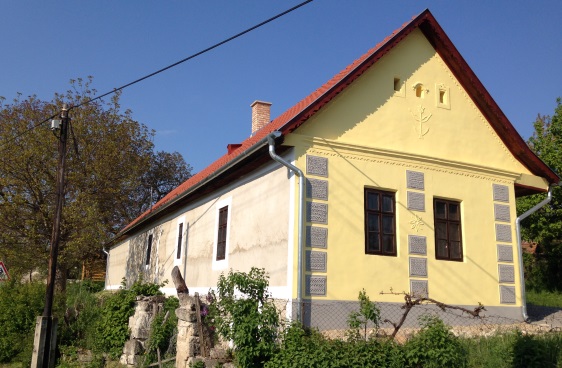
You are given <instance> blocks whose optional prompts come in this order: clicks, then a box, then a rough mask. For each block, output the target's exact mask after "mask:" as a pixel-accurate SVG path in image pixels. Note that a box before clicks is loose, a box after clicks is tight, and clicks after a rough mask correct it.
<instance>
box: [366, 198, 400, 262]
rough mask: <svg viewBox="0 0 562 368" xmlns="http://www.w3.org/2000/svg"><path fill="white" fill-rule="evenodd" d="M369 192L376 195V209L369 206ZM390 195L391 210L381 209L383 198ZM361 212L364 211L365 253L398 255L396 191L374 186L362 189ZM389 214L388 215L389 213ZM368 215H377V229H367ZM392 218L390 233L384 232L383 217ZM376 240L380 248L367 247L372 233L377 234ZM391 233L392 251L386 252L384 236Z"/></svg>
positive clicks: (388, 255)
mask: <svg viewBox="0 0 562 368" xmlns="http://www.w3.org/2000/svg"><path fill="white" fill-rule="evenodd" d="M369 194H377V195H378V196H379V197H378V204H377V207H378V208H377V209H372V208H369ZM384 197H390V198H391V199H392V210H391V212H388V211H385V210H384V209H383V198H384ZM363 213H364V227H365V230H364V231H365V254H368V255H379V256H387V257H397V256H398V245H397V233H396V192H391V191H388V190H381V189H375V188H365V189H364V197H363ZM389 214H390V215H389ZM369 215H377V216H378V221H377V223H378V229H379V231H378V232H376V231H371V230H370V229H369ZM389 217H390V218H392V231H391V232H390V233H385V231H384V225H383V222H384V221H383V219H384V218H389ZM377 233H378V235H376V237H377V241H378V244H379V247H380V250H378V251H377V250H372V249H370V247H369V244H370V239H372V236H373V235H374V234H377ZM385 235H391V236H392V248H393V249H392V252H387V251H385V250H384V248H385V246H384V236H385Z"/></svg>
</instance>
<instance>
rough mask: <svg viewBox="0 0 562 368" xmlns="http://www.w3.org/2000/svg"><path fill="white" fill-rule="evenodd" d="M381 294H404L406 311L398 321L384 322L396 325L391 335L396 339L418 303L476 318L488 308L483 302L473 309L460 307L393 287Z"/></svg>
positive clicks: (403, 307) (386, 320)
mask: <svg viewBox="0 0 562 368" xmlns="http://www.w3.org/2000/svg"><path fill="white" fill-rule="evenodd" d="M380 294H382V295H404V305H403V306H402V307H401V308H402V309H404V313H403V314H402V317H401V318H400V320H399V321H398V323H395V322H392V321H390V320H388V319H385V320H384V322H386V323H390V324H391V325H392V326H393V327H394V331H393V332H392V334H391V335H390V338H391V339H394V338H395V337H396V334H398V331H399V330H400V328H401V327H402V325H403V324H404V322H405V321H406V317H407V316H408V314H409V313H410V311H411V310H412V308H413V307H415V306H416V305H425V304H435V305H436V306H437V307H439V309H441V310H442V311H446V310H447V309H455V310H460V311H461V312H463V313H467V314H469V315H471V316H472V317H474V318H482V317H481V316H480V312H482V311H485V310H486V308H485V307H484V306H483V305H482V304H481V303H478V307H476V308H474V309H473V310H470V309H467V308H463V307H459V306H456V305H449V304H445V303H442V302H440V301H437V300H435V299H432V298H426V297H420V296H415V295H414V296H413V295H411V294H409V293H406V292H401V293H397V292H394V291H392V289H390V292H387V293H385V292H383V291H381V292H380Z"/></svg>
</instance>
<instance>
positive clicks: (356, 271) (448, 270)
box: [284, 30, 548, 306]
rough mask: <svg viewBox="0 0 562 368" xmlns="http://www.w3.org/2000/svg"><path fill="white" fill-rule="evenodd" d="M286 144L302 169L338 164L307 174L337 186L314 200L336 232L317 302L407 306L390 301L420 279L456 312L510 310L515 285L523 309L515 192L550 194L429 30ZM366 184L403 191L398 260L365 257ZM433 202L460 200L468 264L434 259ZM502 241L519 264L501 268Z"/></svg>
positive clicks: (398, 202)
mask: <svg viewBox="0 0 562 368" xmlns="http://www.w3.org/2000/svg"><path fill="white" fill-rule="evenodd" d="M284 144H286V145H290V146H294V147H295V157H296V161H295V164H296V165H297V166H298V167H300V168H303V171H305V170H304V168H306V165H307V157H309V156H314V157H322V158H326V159H327V162H328V175H327V177H317V176H315V175H307V178H309V179H311V178H315V179H319V180H325V181H327V185H328V197H327V200H318V199H313V200H311V199H308V201H309V202H311V201H312V202H316V203H324V204H326V205H327V208H328V210H327V218H328V220H327V224H316V225H314V224H312V223H310V222H309V223H307V225H308V226H311V225H314V226H317V227H319V228H326V229H329V231H328V237H327V248H326V249H320V250H318V249H316V251H320V252H325V253H326V256H327V264H326V270H325V272H307V275H319V276H323V277H326V280H327V281H326V295H325V296H313V298H314V299H326V300H356V298H357V295H358V292H359V291H360V290H361V289H363V288H364V289H365V290H366V291H367V293H368V295H370V296H371V299H372V300H376V301H380V302H401V301H403V298H402V297H400V296H396V295H380V294H379V293H380V292H389V291H390V290H393V291H395V292H402V291H404V292H409V291H410V282H411V281H412V280H421V281H427V285H428V293H429V297H430V298H433V299H436V300H439V301H442V302H445V303H454V304H457V305H476V304H477V303H482V304H484V305H485V306H502V305H503V306H506V305H505V304H500V286H501V285H504V286H508V287H514V288H515V289H514V290H515V296H516V303H515V304H513V303H510V304H509V305H507V306H520V305H521V291H520V288H519V281H518V280H519V270H518V258H517V251H516V249H515V248H516V235H515V226H514V221H515V218H516V211H515V195H514V183H516V182H517V183H520V184H532V185H533V186H535V187H541V188H544V189H547V188H548V185H547V183H546V181H545V180H544V179H542V178H539V177H536V176H534V175H533V174H532V173H531V172H530V171H529V170H528V169H527V168H526V167H525V166H524V165H522V164H521V163H520V162H519V161H518V160H517V159H516V158H515V157H514V156H513V155H512V154H511V153H510V151H509V150H508V149H507V147H506V146H505V145H504V143H503V142H502V140H501V139H500V138H499V137H498V135H497V134H496V132H495V131H494V130H493V128H492V127H491V126H490V124H489V123H488V122H487V121H486V119H485V117H484V116H483V115H482V113H481V112H480V111H479V110H478V108H477V107H476V105H475V104H474V103H473V101H472V100H471V98H470V96H469V95H468V94H467V93H466V91H465V90H464V89H463V88H462V86H461V85H460V83H459V82H458V81H457V79H456V78H455V77H454V75H453V74H452V73H451V72H450V70H449V69H448V67H447V65H446V64H445V62H444V61H443V60H442V59H441V57H440V56H439V55H438V54H437V53H436V51H435V49H434V48H433V47H432V46H431V45H430V43H429V42H428V41H427V39H426V38H425V37H424V35H423V34H422V33H421V31H419V30H416V31H414V32H412V33H411V34H410V35H408V36H407V37H406V38H405V39H404V40H402V41H401V42H400V43H399V44H398V45H397V46H396V47H394V48H393V49H392V50H391V51H390V52H389V53H388V54H386V55H385V56H383V57H382V59H381V60H379V61H378V62H377V63H376V64H375V65H374V66H373V67H371V68H370V69H369V70H367V71H366V72H365V73H364V74H363V75H362V76H361V77H360V78H359V79H357V80H356V81H355V82H353V83H352V84H351V85H350V86H348V87H347V88H346V89H345V90H344V91H343V92H342V93H340V94H339V95H338V96H337V97H336V98H334V99H333V100H332V101H331V102H330V103H329V104H328V105H326V106H325V107H323V108H322V109H321V110H320V111H319V112H318V113H316V114H315V115H314V116H313V117H312V118H310V119H309V120H308V121H307V122H306V123H305V124H303V125H302V126H300V127H299V128H298V129H297V130H295V131H294V132H293V133H291V134H289V135H287V136H286V138H285V142H284ZM407 171H412V172H416V173H423V177H424V188H423V190H419V189H412V188H408V185H407ZM296 185H297V184H296V182H295V188H294V190H295V191H297V190H298V189H297V187H296ZM494 185H500V186H502V187H506V188H507V189H508V202H501V203H500V202H497V201H494V199H493V193H494V192H493V190H494V189H493V188H494ZM366 187H367V188H378V189H382V190H387V191H391V192H394V193H395V201H396V235H397V240H396V243H397V244H396V246H397V256H395V257H394V256H381V255H367V254H365V227H364V189H365V188H366ZM408 192H413V193H418V194H423V197H424V207H425V208H424V210H414V209H411V208H409V205H408ZM434 198H442V199H450V200H455V201H459V202H460V203H461V222H462V225H461V226H462V248H463V260H462V262H455V261H445V260H437V259H436V257H435V235H434V225H433V224H434V218H433V199H434ZM297 201H298V199H297V198H295V208H298V203H297ZM495 204H496V205H497V204H499V205H502V206H506V205H507V206H509V210H508V212H509V217H510V221H509V222H506V221H498V220H497V218H496V215H495V206H494V205H495ZM295 219H296V215H295ZM496 225H502V226H504V228H505V226H509V232H510V235H511V242H507V241H497V240H496V239H497V232H498V230H497V226H496ZM295 226H296V224H295ZM410 235H414V236H424V237H426V241H427V253H426V254H425V255H423V256H420V255H417V254H411V253H410V251H409V243H408V242H409V240H408V239H409V236H410ZM295 236H296V234H295ZM295 243H296V238H295ZM498 244H501V245H504V246H510V247H511V249H512V255H513V261H512V262H499V261H498V247H497V245H498ZM306 250H308V251H315V249H313V248H310V247H307V248H306ZM411 258H421V259H425V260H426V262H427V263H426V264H427V268H426V271H427V276H422V277H419V276H411V274H410V262H411V261H410V259H411ZM293 263H294V264H295V265H296V264H297V254H296V253H295V256H294V262H293ZM500 265H505V266H508V267H507V268H508V269H511V270H513V273H514V274H513V280H514V282H500V276H499V271H498V270H499V266H500ZM510 267H511V268H510ZM294 271H295V275H294V277H293V280H294V281H293V291H294V292H293V296H294V297H296V290H297V287H296V280H297V275H296V272H297V270H296V268H294ZM508 278H509V277H508ZM308 297H309V296H308Z"/></svg>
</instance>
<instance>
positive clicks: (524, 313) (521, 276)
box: [515, 183, 560, 321]
mask: <svg viewBox="0 0 562 368" xmlns="http://www.w3.org/2000/svg"><path fill="white" fill-rule="evenodd" d="M554 185H560V183H558V184H552V185H550V186H549V187H548V193H547V196H546V198H545V199H543V200H542V201H541V202H540V203H538V204H537V205H535V206H534V207H533V208H531V209H529V210H528V211H526V212H525V213H523V214H521V215H520V216H519V217H517V219H516V220H515V231H516V236H517V253H518V256H519V285H520V287H521V316H522V317H523V320H525V321H527V320H528V319H529V315H528V314H527V297H526V295H525V275H524V272H523V248H522V247H521V221H523V220H524V219H526V218H527V217H529V216H531V215H532V214H533V213H535V212H537V211H538V210H539V209H541V208H542V207H544V206H545V205H546V204H548V203H549V202H550V201H551V200H552V189H553V188H554Z"/></svg>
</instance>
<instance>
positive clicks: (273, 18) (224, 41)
mask: <svg viewBox="0 0 562 368" xmlns="http://www.w3.org/2000/svg"><path fill="white" fill-rule="evenodd" d="M312 1H314V0H307V1H303V2H302V3H300V4H298V5H296V6H294V7H292V8H290V9H288V10H285V11H284V12H281V13H279V14H277V15H275V16H273V17H271V18H269V19H267V20H265V21H263V22H261V23H259V24H256V25H255V26H253V27H250V28H248V29H246V30H245V31H242V32H240V33H237V34H235V35H234V36H232V37H229V38H227V39H225V40H223V41H221V42H218V43H216V44H214V45H212V46H210V47H207V48H206V49H204V50H201V51H199V52H196V53H195V54H192V55H190V56H188V57H186V58H184V59H182V60H180V61H177V62H175V63H173V64H170V65H168V66H167V67H164V68H162V69H159V70H157V71H155V72H153V73H150V74H147V75H145V76H144V77H141V78H138V79H136V80H134V81H132V82H130V83H127V84H125V85H122V86H121V87H118V88H114V89H113V90H111V91H109V92H106V93H104V94H102V95H100V96H97V97H94V98H91V99H89V100H86V101H84V102H82V103H80V104H78V105H74V106H70V107H69V108H68V111H70V110H73V109H76V108H78V107H82V106H84V105H87V104H90V103H92V102H94V101H97V100H100V99H102V98H104V97H106V96H109V95H111V94H114V93H116V92H119V91H121V90H123V89H125V88H127V87H130V86H132V85H134V84H137V83H139V82H142V81H143V80H145V79H148V78H150V77H153V76H155V75H157V74H160V73H162V72H164V71H166V70H168V69H171V68H173V67H175V66H178V65H180V64H182V63H185V62H186V61H189V60H191V59H193V58H196V57H197V56H200V55H203V54H205V53H207V52H209V51H211V50H213V49H216V48H217V47H219V46H222V45H224V44H226V43H228V42H230V41H233V40H235V39H237V38H239V37H241V36H243V35H245V34H246V33H249V32H251V31H253V30H255V29H258V28H260V27H262V26H264V25H266V24H268V23H270V22H272V21H274V20H276V19H278V18H281V17H282V16H284V15H286V14H289V13H291V12H292V11H294V10H296V9H298V8H300V7H302V6H304V5H306V4H308V3H311V2H312ZM59 114H60V111H59V112H57V113H56V114H54V115H52V116H50V117H48V118H47V119H45V120H43V121H41V122H40V123H37V124H35V125H33V126H32V127H30V128H28V129H27V130H26V131H24V132H22V133H20V134H18V135H17V136H15V137H12V138H11V139H9V140H8V141H5V142H3V144H2V145H1V146H0V152H2V151H3V150H4V147H5V146H7V145H8V144H9V143H11V142H13V141H15V140H16V139H18V138H19V137H21V136H23V135H24V134H27V133H29V132H30V131H32V130H33V129H35V128H37V127H39V126H41V125H43V124H45V123H46V122H48V121H49V120H51V119H53V118H54V117H56V116H58V115H59Z"/></svg>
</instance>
